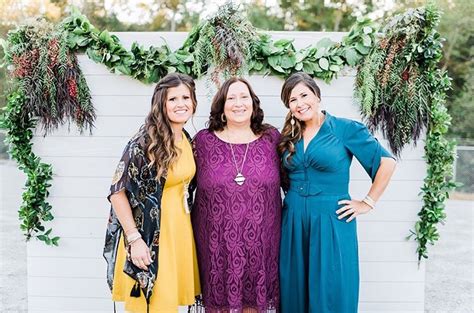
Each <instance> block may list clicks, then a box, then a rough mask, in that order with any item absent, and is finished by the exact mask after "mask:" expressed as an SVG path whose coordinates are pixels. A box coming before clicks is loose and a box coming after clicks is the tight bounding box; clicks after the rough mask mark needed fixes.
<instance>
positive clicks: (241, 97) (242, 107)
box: [224, 81, 253, 125]
mask: <svg viewBox="0 0 474 313" xmlns="http://www.w3.org/2000/svg"><path fill="white" fill-rule="evenodd" d="M252 112H253V101H252V97H251V95H250V91H249V89H248V87H247V85H246V84H245V83H243V82H241V81H238V82H235V83H233V84H232V85H230V86H229V90H228V92H227V96H226V100H225V104H224V114H225V116H226V119H227V124H249V125H250V119H251V118H252Z"/></svg>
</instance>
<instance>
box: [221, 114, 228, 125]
mask: <svg viewBox="0 0 474 313" xmlns="http://www.w3.org/2000/svg"><path fill="white" fill-rule="evenodd" d="M221 121H222V123H225V122H227V118H226V117H225V114H224V113H222V114H221Z"/></svg>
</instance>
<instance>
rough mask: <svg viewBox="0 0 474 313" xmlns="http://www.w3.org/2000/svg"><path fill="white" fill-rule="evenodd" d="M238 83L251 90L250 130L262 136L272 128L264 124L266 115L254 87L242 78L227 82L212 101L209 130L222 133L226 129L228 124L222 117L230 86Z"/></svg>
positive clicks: (231, 79) (234, 78)
mask: <svg viewBox="0 0 474 313" xmlns="http://www.w3.org/2000/svg"><path fill="white" fill-rule="evenodd" d="M237 82H242V83H244V84H245V85H247V88H248V89H249V93H250V97H251V98H252V116H251V117H250V128H251V129H252V131H253V133H254V134H255V135H260V134H262V133H263V132H264V131H265V130H267V129H269V128H270V127H271V126H270V125H268V124H263V117H264V114H263V110H262V108H260V99H259V98H258V97H257V95H256V94H255V92H254V91H253V89H252V87H251V86H250V83H249V82H248V81H247V80H245V79H243V78H240V77H232V78H229V79H228V80H226V81H225V82H224V84H222V86H221V87H220V88H219V90H218V91H217V93H216V95H215V96H214V98H213V99H212V104H211V114H210V115H209V121H208V129H209V130H210V131H221V130H223V129H224V127H225V125H226V124H227V122H226V121H224V122H223V121H222V119H221V116H222V114H223V113H224V107H225V102H226V99H227V93H228V92H229V88H230V86H231V85H232V84H233V83H237Z"/></svg>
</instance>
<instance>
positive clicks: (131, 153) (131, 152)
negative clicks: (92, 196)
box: [107, 142, 146, 207]
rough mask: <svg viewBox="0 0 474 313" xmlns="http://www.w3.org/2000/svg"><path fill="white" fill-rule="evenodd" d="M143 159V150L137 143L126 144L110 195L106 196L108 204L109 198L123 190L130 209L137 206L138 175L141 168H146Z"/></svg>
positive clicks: (113, 179)
mask: <svg viewBox="0 0 474 313" xmlns="http://www.w3.org/2000/svg"><path fill="white" fill-rule="evenodd" d="M144 158H145V155H144V153H143V149H142V148H141V147H140V145H139V144H138V143H136V142H129V143H128V144H127V146H126V147H125V149H124V151H123V154H122V157H121V159H120V161H119V163H118V165H117V168H116V169H115V174H114V176H113V178H112V184H111V186H110V193H109V195H108V196H107V199H108V200H109V202H110V196H112V195H113V194H115V193H117V192H119V191H121V190H123V189H125V190H126V193H127V197H128V199H129V201H130V205H131V206H132V207H136V206H137V205H138V201H137V199H136V195H137V194H138V190H139V187H140V184H139V180H140V176H141V174H140V173H142V172H143V171H142V170H143V169H142V168H143V166H146V165H145V164H146V162H145V159H144Z"/></svg>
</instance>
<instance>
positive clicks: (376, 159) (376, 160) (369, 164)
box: [344, 121, 394, 181]
mask: <svg viewBox="0 0 474 313" xmlns="http://www.w3.org/2000/svg"><path fill="white" fill-rule="evenodd" d="M344 144H345V146H346V148H347V149H348V150H349V151H350V152H351V153H352V154H353V155H354V156H355V157H356V158H357V160H358V161H359V162H360V164H361V165H362V167H364V169H365V171H366V172H367V174H369V176H370V178H371V179H372V181H374V179H375V175H376V174H377V171H378V169H379V166H380V161H381V159H382V158H383V157H388V158H394V157H393V156H392V154H390V152H388V151H387V150H386V149H385V148H384V147H382V145H381V144H380V142H379V141H378V140H377V138H375V137H374V136H372V134H371V133H370V132H369V130H368V129H367V127H366V126H365V125H364V124H362V123H360V122H356V121H350V122H349V123H348V125H347V128H346V129H345V132H344Z"/></svg>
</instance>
